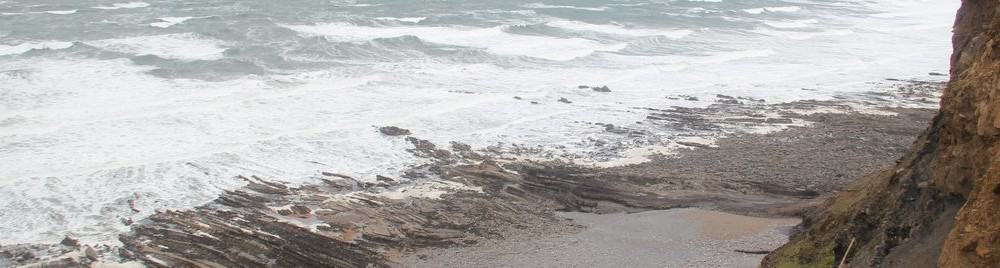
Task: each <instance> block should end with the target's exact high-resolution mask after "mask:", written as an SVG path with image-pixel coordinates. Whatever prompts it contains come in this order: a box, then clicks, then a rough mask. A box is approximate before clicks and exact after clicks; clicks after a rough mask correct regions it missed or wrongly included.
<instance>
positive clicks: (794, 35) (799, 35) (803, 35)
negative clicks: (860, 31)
mask: <svg viewBox="0 0 1000 268" xmlns="http://www.w3.org/2000/svg"><path fill="white" fill-rule="evenodd" d="M754 32H756V33H759V34H764V35H770V36H776V37H781V38H786V39H791V40H808V39H813V38H816V37H821V36H843V35H851V34H854V31H852V30H849V29H839V30H828V31H822V32H798V31H776V30H772V29H763V28H759V29H756V30H754Z"/></svg>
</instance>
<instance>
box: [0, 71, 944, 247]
mask: <svg viewBox="0 0 1000 268" xmlns="http://www.w3.org/2000/svg"><path fill="white" fill-rule="evenodd" d="M903 85H904V86H901V87H900V89H899V91H896V92H895V93H893V94H890V95H884V94H883V93H880V94H882V95H879V94H875V95H865V94H860V95H853V96H845V97H844V99H843V100H840V101H829V102H819V101H801V102H794V103H785V104H764V103H761V102H760V101H758V100H752V99H746V98H740V97H738V96H736V97H728V96H726V97H719V101H718V103H717V104H714V105H711V106H709V107H707V108H697V109H696V108H677V107H672V108H648V107H637V109H638V110H643V111H645V112H646V113H648V116H647V120H646V121H644V122H641V123H642V124H644V125H647V126H649V125H653V126H660V127H670V128H685V129H693V130H704V131H716V132H718V133H723V134H725V135H723V136H721V138H719V139H717V140H714V141H702V140H697V139H687V140H682V141H679V142H677V144H676V148H678V151H677V152H676V153H675V154H672V155H655V154H654V155H653V156H652V157H651V160H650V161H648V162H644V163H637V164H631V165H626V166H616V167H596V166H587V165H578V164H572V163H567V162H560V161H544V162H539V161H531V160H525V159H517V157H511V154H509V153H506V154H497V153H494V152H491V151H490V150H488V149H485V148H472V147H471V146H468V145H465V144H462V143H460V142H452V143H451V144H447V145H445V144H434V143H432V142H430V141H427V140H423V139H420V138H419V133H411V132H410V131H409V130H405V129H401V128H396V127H383V128H380V129H379V130H377V131H380V132H382V133H384V134H385V135H386V137H387V138H398V139H406V140H407V141H409V142H410V143H411V144H412V145H413V147H412V149H410V150H409V151H410V153H412V154H414V155H416V156H419V157H423V158H426V159H429V160H430V164H426V165H422V166H417V167H413V168H412V169H411V170H410V171H408V172H406V175H405V176H406V179H405V180H404V179H402V178H390V177H383V176H380V177H378V179H377V180H376V181H375V182H368V181H364V180H359V179H356V178H351V177H349V176H345V175H340V174H337V173H333V172H321V173H320V175H322V176H323V177H324V178H325V179H324V180H323V182H322V183H318V184H313V185H305V186H297V187H292V186H288V185H284V184H280V183H275V182H271V181H267V180H265V179H261V178H257V177H253V176H248V177H243V178H242V179H244V180H246V182H247V186H246V187H243V188H242V189H238V190H234V191H229V192H227V193H225V194H224V195H222V196H220V197H219V198H218V199H217V200H215V201H214V202H212V203H210V204H206V205H204V206H201V207H198V208H195V209H191V210H181V211H160V212H158V213H156V214H155V215H153V216H151V217H149V218H147V219H143V220H140V221H137V222H135V223H134V224H132V225H131V227H132V231H131V232H130V233H127V234H123V235H121V237H120V240H121V242H122V243H123V246H122V247H112V246H93V245H79V244H76V243H71V242H66V243H62V244H59V245H7V246H3V247H2V248H0V266H20V265H28V264H36V265H37V264H41V265H54V266H81V267H84V266H89V265H91V264H95V263H96V264H103V263H106V262H118V263H130V264H138V263H142V264H145V265H147V266H152V267H329V266H337V267H387V266H421V264H428V263H431V264H447V263H452V264H455V265H461V266H493V265H490V264H491V263H492V264H494V265H499V264H502V263H503V262H504V260H509V259H505V258H510V256H506V257H504V256H505V255H504V254H520V253H517V251H516V250H518V249H519V248H524V247H519V246H516V245H534V246H538V245H540V244H539V243H543V244H544V243H551V242H552V241H578V242H579V241H583V242H580V243H584V244H585V245H586V247H581V248H577V251H575V252H576V253H579V252H588V251H586V250H591V249H593V247H595V245H597V244H593V243H591V242H592V241H594V240H593V239H612V238H614V239H618V238H621V236H623V235H625V236H627V235H633V236H634V235H650V236H662V237H665V238H669V237H681V238H683V237H686V236H685V235H690V234H691V233H676V230H677V229H675V228H649V229H648V230H646V229H643V228H641V226H643V224H648V223H649V220H650V219H649V218H648V217H652V219H654V220H655V221H656V222H674V224H676V225H690V223H691V222H696V223H705V222H706V221H711V220H705V219H704V218H700V219H699V218H697V217H695V216H691V217H695V218H688V221H682V220H678V219H680V218H683V217H688V216H683V215H687V214H683V213H688V214H699V213H700V214H699V215H713V216H711V217H723V218H724V219H726V220H724V221H745V222H747V223H752V222H763V223H762V225H760V226H763V227H761V228H756V229H753V231H752V232H746V233H740V234H739V235H735V236H731V237H722V238H719V237H715V238H716V239H714V240H711V239H710V240H711V241H715V242H711V243H722V242H718V241H723V242H725V241H730V242H732V241H735V240H739V239H750V240H749V242H746V243H743V244H740V243H735V242H734V243H731V244H733V245H737V246H739V247H736V246H734V247H719V246H712V248H721V249H722V250H723V251H725V252H726V254H721V253H720V254H721V255H718V256H719V257H717V258H712V260H713V261H715V262H713V263H705V265H708V266H728V265H727V264H733V265H737V266H741V265H745V264H750V263H756V262H758V261H759V260H760V258H761V257H762V256H763V255H760V254H759V253H766V252H768V251H770V250H773V249H774V248H776V247H777V246H779V245H780V244H781V243H782V242H784V239H785V238H786V237H787V236H788V233H789V232H790V229H792V228H791V227H792V226H793V225H794V222H789V221H788V218H790V217H799V216H802V215H804V214H805V213H807V212H808V211H810V210H811V209H812V208H813V207H815V206H816V205H818V204H819V203H821V202H822V198H823V197H824V196H826V195H828V194H831V193H833V192H835V191H837V190H840V189H841V188H843V187H844V186H845V185H846V184H848V183H849V182H851V181H852V180H853V179H854V178H857V177H860V176H863V175H865V174H868V173H870V172H874V171H876V170H879V169H883V168H885V167H887V166H890V165H891V164H893V163H894V161H895V160H897V159H898V158H899V157H900V156H901V155H902V154H903V153H904V152H905V150H906V149H908V148H909V147H910V146H911V145H912V142H913V140H914V138H915V137H916V136H917V135H918V134H919V133H920V132H921V131H922V130H923V129H925V128H926V127H927V125H928V123H929V122H930V119H931V117H932V116H933V115H934V113H935V111H934V110H930V109H921V108H878V107H879V106H880V104H881V103H872V102H870V101H871V100H873V99H880V98H883V99H885V98H896V99H894V100H892V101H893V102H895V103H899V100H900V99H904V100H912V101H914V102H921V101H924V102H926V101H928V99H927V98H931V99H933V98H934V96H935V94H936V92H938V90H939V89H940V86H941V84H939V83H927V82H910V83H904V84H903ZM907 92H910V93H907ZM911 93H912V94H911ZM920 99H923V100H920ZM873 111H875V112H873ZM775 126H778V127H781V128H784V130H781V131H757V130H759V129H761V128H768V127H775ZM607 129H608V131H620V132H621V133H622V135H630V134H629V133H630V132H629V130H628V129H629V128H628V127H621V126H613V125H612V126H610V127H607ZM733 129H746V130H745V131H733ZM672 208H699V209H702V210H677V211H675V210H668V211H666V212H664V211H657V210H664V209H672ZM705 210H710V211H721V212H727V213H729V214H712V213H717V212H708V211H705ZM565 212H575V213H570V214H566V213H565ZM581 212H582V213H587V214H580V213H581ZM622 213H627V214H622ZM678 213H680V214H678ZM647 215H652V216H647ZM740 215H746V216H740ZM749 216H753V217H749ZM636 217H640V218H641V217H647V219H645V220H640V219H638V218H636ZM678 217H680V218H678ZM711 217H710V218H711ZM741 217H742V218H741ZM716 221H719V220H718V219H716ZM615 226H622V227H621V228H625V229H618V228H619V227H615ZM627 226H631V227H627ZM594 230H608V231H610V232H611V234H608V233H602V234H596V233H594ZM692 232H695V231H692ZM697 232H702V233H701V234H703V235H711V231H704V230H702V231H697ZM689 238H690V237H689ZM588 239H590V240H588ZM685 239H686V240H685ZM685 239H680V238H678V240H677V242H676V243H675V244H670V245H660V246H663V249H664V251H667V252H660V253H661V254H665V257H668V258H685V256H687V255H684V254H692V253H690V252H687V251H677V252H678V253H677V254H678V255H670V254H671V253H669V250H667V249H670V248H685V247H687V246H691V245H693V244H691V243H696V242H697V243H703V242H704V241H709V240H704V239H687V238H685ZM731 240H732V241H731ZM69 241H71V239H70V240H69ZM588 241H589V242H588ZM615 241H618V242H621V241H627V240H615ZM753 241H757V242H759V243H756V244H755V243H751V242H753ZM761 241H766V242H761ZM518 243H522V244H518ZM524 243H527V244H524ZM588 243H589V244H588ZM685 243H688V244H685ZM711 243H709V244H704V243H703V246H705V245H716V244H711ZM747 243H750V244H747ZM512 245H515V246H512ZM746 245H757V246H754V247H750V248H748V247H744V246H746ZM505 249H507V250H505ZM511 250H514V251H513V252H512V251H511ZM737 250H743V251H745V252H738V251H737ZM565 252H570V251H565ZM565 252H564V253H565ZM477 254H478V255H477ZM559 254H560V252H554V253H552V254H550V255H545V254H541V255H537V256H570V255H559ZM466 256H492V259H484V260H483V262H477V261H476V260H473V259H464V260H462V259H461V258H464V257H466ZM588 256H590V257H591V258H595V259H590V261H593V262H590V263H591V264H600V263H603V262H600V261H602V260H598V259H596V258H604V259H603V261H607V258H623V257H628V256H625V255H607V256H600V255H594V254H589V255H588ZM456 258H457V259H458V260H455V259H456ZM445 260H450V261H452V262H447V261H445ZM650 260H655V259H650ZM579 261H587V259H580V260H579ZM568 263H569V262H563V263H562V264H563V266H566V264H568ZM584 263H586V262H584ZM507 265H508V266H517V265H515V263H507ZM526 265H528V266H533V265H541V266H560V265H559V263H552V262H548V263H546V262H542V263H533V264H526ZM636 265H640V266H641V265H643V263H636Z"/></svg>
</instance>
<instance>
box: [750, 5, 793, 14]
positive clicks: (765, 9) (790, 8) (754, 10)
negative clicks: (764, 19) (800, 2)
mask: <svg viewBox="0 0 1000 268" xmlns="http://www.w3.org/2000/svg"><path fill="white" fill-rule="evenodd" d="M799 10H802V8H801V7H797V6H787V7H760V8H749V9H744V10H743V12H746V13H750V14H761V13H764V12H787V13H791V12H798V11H799Z"/></svg>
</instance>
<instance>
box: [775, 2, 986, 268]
mask: <svg viewBox="0 0 1000 268" xmlns="http://www.w3.org/2000/svg"><path fill="white" fill-rule="evenodd" d="M998 30H1000V1H996V0H964V1H963V3H962V8H961V9H960V10H959V12H958V17H957V20H956V22H955V29H954V31H955V35H954V38H953V43H954V49H955V51H954V54H953V56H952V69H951V81H950V82H949V84H948V87H947V89H946V90H945V92H944V96H943V98H942V101H941V111H940V113H939V114H938V116H937V117H936V118H935V120H934V122H933V124H932V126H931V127H930V128H929V129H928V130H927V131H926V132H925V133H924V134H923V135H922V136H921V137H920V139H918V141H917V142H916V143H915V144H914V147H913V150H912V152H911V153H909V154H908V155H907V156H905V157H904V158H903V159H902V160H900V162H899V163H898V164H897V166H896V167H894V168H892V169H890V170H886V171H883V172H881V173H878V174H873V175H870V176H868V177H865V178H862V179H861V180H860V181H859V182H858V183H857V184H856V185H854V186H853V187H851V188H850V189H847V190H845V191H843V192H841V193H839V194H838V195H837V196H836V197H835V198H832V199H831V200H830V201H828V202H827V204H826V206H825V208H823V209H822V211H818V212H816V213H814V214H812V215H810V216H808V217H807V218H806V220H805V224H804V226H805V229H804V230H802V231H801V232H799V233H797V234H796V235H795V236H793V238H792V240H791V241H790V242H789V243H788V244H786V245H785V246H783V247H782V248H780V249H778V250H777V251H775V252H773V253H772V254H770V255H769V256H767V257H766V258H765V259H764V262H763V263H762V266H764V267H836V266H837V265H838V264H839V263H841V262H843V263H846V266H847V267H1000V151H998V147H1000V146H998V139H1000V79H998V78H1000V62H998V60H1000V54H998V53H1000V51H998V48H1000V34H998V32H997V31H998ZM852 242H853V243H852ZM852 244H853V245H852Z"/></svg>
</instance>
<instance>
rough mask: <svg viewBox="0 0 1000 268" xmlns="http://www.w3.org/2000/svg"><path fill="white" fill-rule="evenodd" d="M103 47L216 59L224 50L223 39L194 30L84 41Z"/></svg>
mask: <svg viewBox="0 0 1000 268" xmlns="http://www.w3.org/2000/svg"><path fill="white" fill-rule="evenodd" d="M84 43H86V44H88V45H92V46H95V47H99V48H101V49H104V50H109V51H114V52H119V53H126V54H132V55H136V56H144V55H156V56H158V57H161V58H167V59H178V60H217V59H221V58H222V57H223V54H222V53H223V52H225V51H226V49H225V48H223V47H222V42H220V41H218V40H213V39H207V38H203V37H201V36H198V35H196V34H193V33H180V34H165V35H152V36H136V37H126V38H117V39H105V40H96V41H87V42H84Z"/></svg>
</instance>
